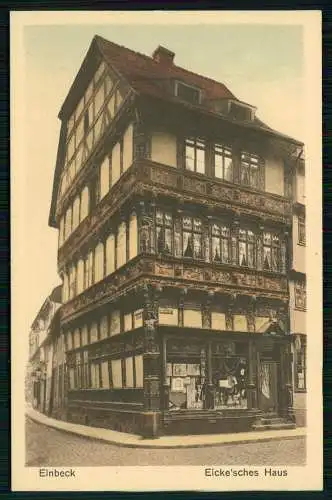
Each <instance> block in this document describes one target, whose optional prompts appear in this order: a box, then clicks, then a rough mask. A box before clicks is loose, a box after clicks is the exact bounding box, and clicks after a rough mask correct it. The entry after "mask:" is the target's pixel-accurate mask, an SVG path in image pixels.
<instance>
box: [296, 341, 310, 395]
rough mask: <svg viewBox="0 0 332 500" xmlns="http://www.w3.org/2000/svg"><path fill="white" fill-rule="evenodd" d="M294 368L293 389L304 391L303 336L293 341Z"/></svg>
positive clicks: (304, 344) (304, 345)
mask: <svg viewBox="0 0 332 500" xmlns="http://www.w3.org/2000/svg"><path fill="white" fill-rule="evenodd" d="M294 368H295V381H294V382H295V384H294V385H295V390H296V391H299V392H300V391H305V390H306V388H307V383H306V342H305V337H304V336H299V340H298V342H295V353H294Z"/></svg>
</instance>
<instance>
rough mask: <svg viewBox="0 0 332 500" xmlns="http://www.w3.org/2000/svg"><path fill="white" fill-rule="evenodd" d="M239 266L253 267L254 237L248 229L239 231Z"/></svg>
mask: <svg viewBox="0 0 332 500" xmlns="http://www.w3.org/2000/svg"><path fill="white" fill-rule="evenodd" d="M239 264H240V266H243V267H254V266H255V235H254V233H253V232H252V231H251V230H249V229H239Z"/></svg>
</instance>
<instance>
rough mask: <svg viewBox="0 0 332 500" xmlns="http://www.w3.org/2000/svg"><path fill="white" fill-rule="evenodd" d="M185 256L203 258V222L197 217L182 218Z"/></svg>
mask: <svg viewBox="0 0 332 500" xmlns="http://www.w3.org/2000/svg"><path fill="white" fill-rule="evenodd" d="M182 237H183V246H182V248H183V256H184V257H193V258H195V259H201V258H202V257H203V249H202V240H203V228H202V221H201V220H200V219H197V218H196V217H187V216H185V217H183V218H182Z"/></svg>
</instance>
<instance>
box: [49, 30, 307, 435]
mask: <svg viewBox="0 0 332 500" xmlns="http://www.w3.org/2000/svg"><path fill="white" fill-rule="evenodd" d="M59 118H60V120H61V131H60V139H59V146H58V154H57V161H56V168H55V175H54V184H53V196H52V202H51V209H50V215H49V224H50V226H52V227H54V228H57V229H58V231H59V250H58V272H59V275H60V277H61V279H62V282H63V286H62V291H63V295H62V300H63V305H62V307H61V309H60V313H59V314H60V333H59V339H62V341H61V342H62V344H61V342H60V341H59V342H60V344H61V345H60V347H59V348H58V349H59V352H60V355H59V356H60V358H59V359H60V360H61V361H59V362H58V364H61V366H63V367H64V366H65V367H64V368H63V373H65V376H64V378H65V381H64V383H63V385H62V386H61V387H62V392H61V396H60V401H61V405H62V406H61V408H62V411H59V412H58V413H57V415H58V416H59V417H61V418H65V419H68V420H69V421H73V422H79V423H84V424H88V425H93V426H102V427H109V428H112V429H116V430H120V431H125V432H133V433H139V434H142V435H143V436H158V435H161V434H165V433H203V432H228V431H231V432H234V431H241V430H248V429H252V428H254V429H266V428H269V427H271V426H272V427H275V428H280V427H282V426H284V427H293V426H294V425H295V424H294V420H295V414H294V404H293V402H294V399H296V401H297V399H298V398H297V396H298V395H299V394H298V392H296V393H295V396H296V398H294V392H293V389H294V388H293V375H294V373H295V379H294V384H295V387H296V390H298V389H299V385H301V384H302V385H303V379H302V372H301V371H299V370H298V368H297V366H300V364H301V363H302V365H301V366H303V367H304V368H303V369H305V365H304V361H303V360H302V358H301V359H300V357H299V356H301V355H302V354H300V351H299V349H297V348H296V351H295V353H294V352H293V350H294V346H293V342H292V341H293V340H294V338H295V339H297V340H296V342H295V344H296V346H297V347H298V346H299V342H298V338H299V335H298V334H299V333H301V334H303V333H304V332H305V330H303V327H302V326H301V324H299V322H301V321H302V320H300V319H299V316H298V314H297V309H296V310H295V307H293V306H292V304H291V303H290V297H295V300H296V296H297V295H296V293H297V291H296V290H297V287H298V283H299V282H301V284H302V285H303V281H304V280H303V277H304V275H303V274H301V277H302V278H301V281H300V279H298V278H297V272H298V271H300V269H298V268H297V264H295V261H294V259H295V258H296V259H297V258H298V257H297V256H296V255H297V253H296V252H295V251H294V249H292V241H293V242H295V240H294V238H295V233H296V229H295V223H296V221H298V220H299V218H298V215H301V213H302V212H303V210H302V208H301V207H300V205H299V204H297V203H293V184H294V175H295V173H296V172H298V173H300V172H302V168H303V165H302V162H301V161H300V160H299V158H300V156H299V154H300V152H301V150H302V149H303V144H302V143H300V142H298V141H296V140H294V139H292V138H290V137H288V136H286V135H283V134H281V133H279V132H276V131H274V130H272V129H271V128H269V127H268V126H267V125H265V124H264V123H263V122H262V121H260V120H259V119H258V118H257V117H256V109H255V107H253V106H251V105H249V104H247V103H244V102H242V101H240V100H239V99H237V98H236V97H235V96H234V95H233V94H232V92H231V91H230V90H229V89H228V88H226V87H225V85H223V84H222V83H219V82H217V81H214V80H212V79H210V78H207V77H204V76H201V75H198V74H195V73H193V72H191V71H187V70H185V69H183V68H180V67H178V66H176V65H175V63H174V53H172V52H171V51H170V50H168V49H166V48H164V47H158V48H157V49H156V50H155V52H154V54H153V56H152V57H147V56H145V55H142V54H139V53H137V52H134V51H132V50H129V49H127V48H125V47H122V46H119V45H116V44H114V43H111V42H109V41H107V40H105V39H103V38H101V37H99V36H96V37H94V39H93V41H92V43H91V45H90V48H89V50H88V52H87V55H86V57H85V59H84V61H83V63H82V65H81V68H80V70H79V72H78V74H77V76H76V78H75V80H74V82H73V84H72V86H71V88H70V90H69V93H68V95H67V97H66V99H65V102H64V103H63V106H62V108H61V110H60V114H59ZM299 179H300V177H298V176H296V183H297V185H299V183H300V182H301V181H300V180H299ZM293 224H294V228H293ZM294 245H295V243H294ZM294 245H293V246H294ZM296 251H297V248H296ZM301 272H302V273H303V268H302V271H301ZM295 278H296V279H295ZM292 287H293V288H292ZM293 289H294V292H293ZM302 309H303V308H302ZM295 322H296V326H294V323H295ZM293 333H296V334H297V335H296V336H295V337H294V336H293V335H291V334H293ZM302 340H303V337H301V348H302V346H303V345H305V344H304V343H303V342H302ZM64 350H65V354H64ZM302 352H303V351H301V353H302ZM294 354H295V356H294ZM295 359H296V361H294V360H295ZM296 363H297V364H296ZM295 366H296V368H295V372H294V367H295ZM62 376H63V375H62ZM300 380H301V382H300ZM297 404H298V402H296V405H297ZM299 404H300V403H299Z"/></svg>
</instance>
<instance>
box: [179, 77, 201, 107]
mask: <svg viewBox="0 0 332 500" xmlns="http://www.w3.org/2000/svg"><path fill="white" fill-rule="evenodd" d="M175 95H176V96H177V97H179V98H180V99H182V100H183V101H187V102H190V103H191V104H199V103H200V101H201V91H200V90H199V89H196V88H195V87H191V86H190V85H186V84H185V83H181V82H176V83H175Z"/></svg>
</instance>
